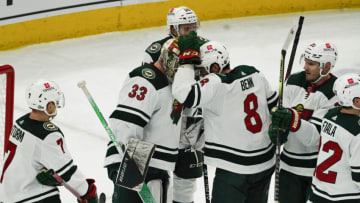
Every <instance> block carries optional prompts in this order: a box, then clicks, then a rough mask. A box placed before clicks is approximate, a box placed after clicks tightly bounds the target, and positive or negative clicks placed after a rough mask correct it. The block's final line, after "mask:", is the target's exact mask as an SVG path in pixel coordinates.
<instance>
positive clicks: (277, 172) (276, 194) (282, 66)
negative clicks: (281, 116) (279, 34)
mask: <svg viewBox="0 0 360 203" xmlns="http://www.w3.org/2000/svg"><path fill="white" fill-rule="evenodd" d="M303 20H304V17H303V16H300V18H299V24H298V25H295V26H293V27H292V28H291V29H290V32H289V34H288V36H287V37H286V40H285V42H284V45H283V47H282V49H281V62H280V78H279V103H278V108H279V109H280V108H282V106H283V89H284V71H285V57H286V52H287V50H288V48H289V45H290V42H291V40H292V39H293V38H294V34H295V29H299V28H300V29H301V27H302V22H303ZM300 23H301V26H300ZM296 33H299V34H300V32H296ZM293 48H294V46H293ZM295 48H296V47H295ZM280 146H281V144H280V132H278V136H277V138H276V161H275V190H274V202H275V203H278V202H279V178H280V177H279V176H280Z"/></svg>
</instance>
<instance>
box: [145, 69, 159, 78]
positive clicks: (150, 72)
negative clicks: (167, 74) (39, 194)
mask: <svg viewBox="0 0 360 203" xmlns="http://www.w3.org/2000/svg"><path fill="white" fill-rule="evenodd" d="M141 74H142V75H143V76H144V77H145V78H148V79H154V78H155V76H156V75H155V72H154V71H153V70H151V69H150V68H144V69H143V70H142V71H141Z"/></svg>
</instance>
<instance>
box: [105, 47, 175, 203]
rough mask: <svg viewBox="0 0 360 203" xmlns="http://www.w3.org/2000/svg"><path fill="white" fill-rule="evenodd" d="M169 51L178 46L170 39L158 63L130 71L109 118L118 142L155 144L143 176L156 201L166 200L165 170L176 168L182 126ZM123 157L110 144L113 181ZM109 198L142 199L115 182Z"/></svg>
mask: <svg viewBox="0 0 360 203" xmlns="http://www.w3.org/2000/svg"><path fill="white" fill-rule="evenodd" d="M171 41H172V40H171ZM168 50H174V51H175V50H178V49H177V48H176V47H173V44H172V43H171V42H170V41H169V42H166V43H165V44H164V45H163V48H162V52H161V54H160V57H159V59H158V61H157V62H155V63H154V64H147V63H145V64H144V65H142V66H140V67H137V68H135V69H134V70H132V71H131V72H130V73H129V75H128V76H127V78H126V79H125V81H124V83H123V84H122V87H121V90H120V94H119V99H118V104H117V106H116V109H115V110H114V111H113V113H112V114H111V116H110V120H109V123H110V126H111V129H112V130H113V132H114V135H115V137H116V139H117V140H118V141H119V142H121V143H128V140H129V139H130V138H136V139H139V140H143V141H146V142H150V143H153V144H156V148H155V152H154V155H153V157H152V158H151V160H150V164H149V166H150V167H149V169H148V172H147V175H146V178H145V183H146V184H147V186H148V187H149V189H150V191H151V193H152V195H153V197H154V199H155V201H156V202H166V201H167V192H168V187H169V175H168V172H172V171H174V169H175V162H176V158H177V155H178V150H179V139H180V127H181V122H180V119H181V109H182V107H181V105H180V104H179V103H178V102H176V101H175V99H174V98H173V96H172V94H171V84H172V81H173V77H174V74H175V68H176V67H177V64H178V61H179V60H178V58H177V57H173V55H172V52H169V51H168ZM175 118H178V119H175ZM119 155H120V156H119ZM122 156H123V155H122V153H120V154H119V152H118V151H117V150H116V148H115V146H114V145H113V144H110V145H109V149H108V151H107V154H106V159H105V165H106V167H107V168H108V175H109V178H110V179H111V180H113V181H114V182H115V179H116V175H117V170H118V169H119V165H120V162H121V160H122ZM112 201H113V202H114V203H115V202H116V203H129V202H131V203H141V202H142V200H141V199H140V197H139V196H138V193H137V192H136V191H133V190H129V189H126V188H123V187H120V186H117V185H115V184H114V194H113V199H112Z"/></svg>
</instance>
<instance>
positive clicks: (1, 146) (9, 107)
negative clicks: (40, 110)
mask: <svg viewBox="0 0 360 203" xmlns="http://www.w3.org/2000/svg"><path fill="white" fill-rule="evenodd" d="M13 109H14V69H13V67H11V66H10V65H4V66H0V153H1V156H0V166H2V163H3V157H4V156H3V155H4V150H5V149H6V144H7V141H8V139H9V136H10V132H11V128H12V123H13ZM0 170H1V169H0Z"/></svg>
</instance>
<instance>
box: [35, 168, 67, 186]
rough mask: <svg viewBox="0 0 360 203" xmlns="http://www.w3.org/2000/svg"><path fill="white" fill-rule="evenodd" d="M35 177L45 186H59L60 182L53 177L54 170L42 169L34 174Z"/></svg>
mask: <svg viewBox="0 0 360 203" xmlns="http://www.w3.org/2000/svg"><path fill="white" fill-rule="evenodd" d="M36 179H37V180H38V181H39V183H41V184H42V185H47V186H60V185H61V183H60V182H59V181H58V180H56V178H55V177H54V170H53V169H50V170H47V169H45V168H44V169H42V170H41V172H40V173H38V174H37V175H36Z"/></svg>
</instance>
